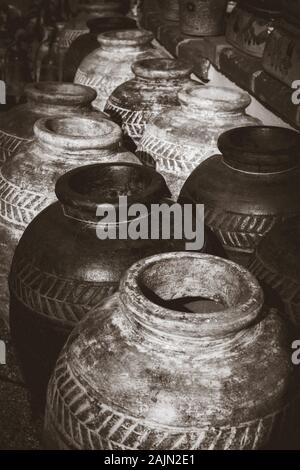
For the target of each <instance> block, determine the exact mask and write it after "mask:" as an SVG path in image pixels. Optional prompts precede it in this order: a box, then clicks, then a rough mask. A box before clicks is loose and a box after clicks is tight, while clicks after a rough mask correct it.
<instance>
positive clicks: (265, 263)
mask: <svg viewBox="0 0 300 470" xmlns="http://www.w3.org/2000/svg"><path fill="white" fill-rule="evenodd" d="M299 240H300V217H298V218H296V219H292V220H289V221H286V222H285V223H283V224H278V225H277V226H276V227H275V228H274V229H273V230H271V232H270V233H269V234H268V235H267V236H266V237H265V238H264V239H263V240H262V241H261V243H260V244H259V245H258V247H257V249H256V253H255V255H254V257H253V259H252V260H251V263H250V265H249V269H250V271H251V272H252V273H253V274H254V275H255V276H256V277H257V278H258V280H259V281H261V282H262V284H263V286H264V287H266V288H267V289H268V288H270V289H272V290H274V292H276V293H277V294H278V295H279V297H280V300H281V301H282V302H283V304H284V307H285V314H286V318H287V319H288V320H289V321H290V322H291V323H292V324H293V325H295V326H297V327H299V326H300V246H299ZM270 295H271V294H270ZM270 300H271V301H272V298H271V299H270ZM297 339H299V338H298V337H297Z"/></svg>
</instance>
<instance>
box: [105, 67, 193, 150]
mask: <svg viewBox="0 0 300 470" xmlns="http://www.w3.org/2000/svg"><path fill="white" fill-rule="evenodd" d="M132 70H133V73H134V75H135V78H133V79H132V80H130V81H128V82H125V83H123V84H122V85H120V86H119V87H118V88H116V90H115V91H114V92H113V93H112V94H111V96H110V97H109V99H108V101H107V104H106V107H105V112H106V113H107V114H109V115H110V117H111V118H112V119H113V120H114V121H115V122H116V123H117V124H119V125H120V126H121V127H122V129H123V132H124V134H125V138H126V141H127V144H128V145H129V148H132V149H133V150H135V149H136V146H137V145H138V143H139V141H140V140H141V138H142V136H143V134H144V132H145V128H146V125H147V123H148V122H149V121H150V120H151V119H152V118H154V117H155V116H157V115H158V114H160V113H161V112H163V111H165V110H167V109H169V108H172V107H175V106H179V105H180V102H179V100H178V96H177V95H178V92H179V90H180V89H181V88H182V87H183V86H184V85H186V84H187V83H189V82H190V79H189V77H190V74H191V71H192V67H191V66H189V65H188V64H187V63H185V62H183V61H180V60H173V59H148V60H142V61H139V62H135V63H134V64H133V66H132Z"/></svg>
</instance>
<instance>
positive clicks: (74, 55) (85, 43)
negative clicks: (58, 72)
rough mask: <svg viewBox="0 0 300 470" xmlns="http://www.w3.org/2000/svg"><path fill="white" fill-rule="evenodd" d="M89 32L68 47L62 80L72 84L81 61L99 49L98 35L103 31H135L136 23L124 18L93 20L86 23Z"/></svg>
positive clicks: (113, 17) (114, 17)
mask: <svg viewBox="0 0 300 470" xmlns="http://www.w3.org/2000/svg"><path fill="white" fill-rule="evenodd" d="M87 25H88V28H89V32H86V33H85V34H83V35H81V36H79V37H78V38H77V39H75V41H73V42H72V44H71V46H70V47H69V49H68V51H67V53H66V56H65V58H64V64H63V69H64V70H63V76H64V80H66V81H71V82H73V80H74V77H75V74H76V72H77V69H78V67H79V65H80V64H81V62H82V61H83V59H84V58H85V57H87V56H88V55H89V54H90V53H91V52H93V51H94V50H95V49H98V48H99V42H98V39H97V37H98V35H99V34H101V33H104V32H105V31H114V30H118V29H136V22H135V21H134V20H133V19H131V18H127V17H126V16H112V17H108V18H93V19H91V20H89V21H88V22H87Z"/></svg>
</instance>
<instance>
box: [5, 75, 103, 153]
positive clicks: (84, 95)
mask: <svg viewBox="0 0 300 470" xmlns="http://www.w3.org/2000/svg"><path fill="white" fill-rule="evenodd" d="M25 94H26V97H27V103H25V104H20V105H18V106H15V107H14V108H12V109H11V110H10V111H8V112H6V113H0V161H5V160H6V159H9V158H10V157H11V156H13V155H15V154H16V153H18V152H19V151H20V150H21V149H22V147H24V146H26V145H28V144H29V143H30V142H31V141H32V140H33V138H34V133H33V126H34V124H35V122H36V121H37V120H38V119H41V118H46V117H50V116H55V117H59V116H60V115H61V116H66V115H67V116H68V115H71V114H73V113H80V114H84V115H88V114H89V113H91V112H92V105H91V103H92V102H93V101H94V99H95V98H96V96H97V94H96V92H95V91H94V90H93V89H92V88H89V87H85V86H80V85H73V84H67V83H54V82H44V83H33V84H30V85H27V87H26V90H25ZM99 116H101V113H99ZM102 116H103V114H102Z"/></svg>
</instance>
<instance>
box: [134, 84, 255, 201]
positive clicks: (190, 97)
mask: <svg viewBox="0 0 300 470" xmlns="http://www.w3.org/2000/svg"><path fill="white" fill-rule="evenodd" d="M178 98H179V101H180V103H181V108H178V109H170V110H167V111H165V112H163V113H161V114H160V115H158V116H157V117H156V118H154V119H153V120H152V121H151V122H150V123H149V124H148V125H147V126H146V130H145V132H144V135H143V138H142V140H141V141H140V144H139V145H138V156H139V157H140V158H141V160H142V161H143V162H144V163H145V164H149V165H155V166H156V169H157V171H158V172H160V173H161V174H162V175H163V176H164V178H165V180H166V181H167V184H168V186H169V188H170V190H171V193H172V196H173V198H175V199H177V198H178V196H179V193H180V190H181V188H182V186H183V184H184V182H185V181H186V179H187V178H188V176H189V175H190V173H191V172H192V171H193V170H194V169H195V168H196V167H197V166H198V165H199V164H200V163H201V162H203V161H204V160H206V159H207V158H208V157H210V156H211V155H212V154H213V153H215V152H216V151H217V140H218V137H219V135H220V134H221V133H222V132H223V131H224V130H227V129H231V128H233V127H236V126H240V125H245V126H246V125H247V124H258V123H259V122H260V121H259V120H258V119H255V118H252V117H251V116H248V115H247V114H246V112H245V110H246V108H247V106H248V105H249V104H250V102H251V99H250V96H249V95H248V94H247V93H243V92H239V91H235V90H233V89H231V88H219V87H212V86H202V85H200V84H189V85H186V86H185V87H184V88H183V89H182V90H181V91H180V92H179V94H178Z"/></svg>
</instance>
